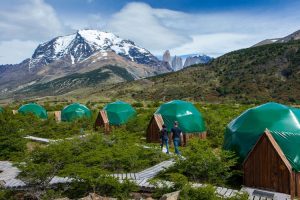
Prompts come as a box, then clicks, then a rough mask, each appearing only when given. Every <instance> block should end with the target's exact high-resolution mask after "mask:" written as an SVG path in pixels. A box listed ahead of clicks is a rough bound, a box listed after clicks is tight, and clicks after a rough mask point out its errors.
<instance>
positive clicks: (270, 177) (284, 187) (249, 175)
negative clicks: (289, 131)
mask: <svg viewBox="0 0 300 200" xmlns="http://www.w3.org/2000/svg"><path fill="white" fill-rule="evenodd" d="M270 135H271V134H270ZM270 137H272V136H270ZM272 138H273V137H272ZM273 140H274V139H273ZM272 142H273V143H272ZM274 142H275V140H274V141H270V139H269V138H268V136H267V135H263V136H262V137H261V138H260V140H259V141H258V142H257V144H256V145H255V147H254V148H253V150H252V151H251V152H250V153H249V155H248V157H247V159H246V160H245V162H244V165H243V170H244V185H245V186H247V187H254V188H261V189H266V190H271V191H276V192H281V193H286V194H291V196H292V197H293V196H294V195H295V178H294V173H293V171H292V168H291V166H290V164H289V163H288V161H287V160H286V158H285V156H284V155H281V154H283V153H282V151H281V149H280V147H279V146H278V145H277V143H276V142H275V143H276V144H274ZM278 148H279V149H278Z"/></svg>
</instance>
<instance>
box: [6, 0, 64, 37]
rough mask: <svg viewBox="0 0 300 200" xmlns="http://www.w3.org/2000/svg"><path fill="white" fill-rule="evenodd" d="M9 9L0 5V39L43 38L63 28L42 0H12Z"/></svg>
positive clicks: (55, 15) (58, 32) (55, 34)
mask: <svg viewBox="0 0 300 200" xmlns="http://www.w3.org/2000/svg"><path fill="white" fill-rule="evenodd" d="M12 5H16V6H15V7H11V8H9V9H5V7H0V30H1V34H0V40H2V41H3V40H10V39H20V40H28V39H30V40H32V39H34V40H44V39H48V38H49V37H53V36H57V35H58V34H61V33H63V32H64V31H65V30H64V29H65V27H64V25H63V24H62V23H61V21H60V20H59V18H58V17H57V14H56V12H55V10H54V9H53V8H52V7H51V6H50V5H49V4H47V3H45V2H44V1H43V0H28V1H25V0H12Z"/></svg>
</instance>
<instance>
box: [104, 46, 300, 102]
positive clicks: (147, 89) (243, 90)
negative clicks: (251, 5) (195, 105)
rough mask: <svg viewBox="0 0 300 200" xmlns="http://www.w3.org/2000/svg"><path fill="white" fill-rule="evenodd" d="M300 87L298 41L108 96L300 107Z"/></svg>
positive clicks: (133, 85)
mask: <svg viewBox="0 0 300 200" xmlns="http://www.w3.org/2000/svg"><path fill="white" fill-rule="evenodd" d="M299 83H300V41H292V42H289V43H281V44H269V45H264V46H259V47H253V48H248V49H243V50H239V51H235V52H231V53H228V54H226V55H224V56H222V57H219V58H217V59H216V60H214V61H213V62H212V63H211V64H209V65H196V66H193V67H189V68H187V69H185V70H182V71H178V72H174V73H168V74H164V75H159V76H156V77H153V78H148V79H143V80H138V81H133V82H130V83H127V84H124V85H123V84H117V85H114V86H111V88H107V89H106V90H105V91H106V95H110V96H113V97H118V98H121V97H130V98H135V99H140V100H141V99H149V100H153V99H156V100H162V99H166V100H168V99H177V98H179V99H182V98H190V99H194V100H204V101H223V100H224V101H238V102H256V101H260V102H263V101H272V100H273V101H279V102H280V101H290V102H292V103H293V102H298V101H300V84H299ZM102 90H103V89H102ZM102 94H103V92H102Z"/></svg>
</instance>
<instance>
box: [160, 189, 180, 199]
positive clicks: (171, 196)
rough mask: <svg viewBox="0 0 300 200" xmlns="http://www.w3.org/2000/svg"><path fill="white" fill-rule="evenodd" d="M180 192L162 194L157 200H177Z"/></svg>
mask: <svg viewBox="0 0 300 200" xmlns="http://www.w3.org/2000/svg"><path fill="white" fill-rule="evenodd" d="M179 194H180V191H176V192H172V193H168V194H164V195H163V196H162V197H161V198H160V199H159V200H177V199H179Z"/></svg>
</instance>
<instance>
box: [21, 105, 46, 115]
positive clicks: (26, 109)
mask: <svg viewBox="0 0 300 200" xmlns="http://www.w3.org/2000/svg"><path fill="white" fill-rule="evenodd" d="M18 113H21V114H27V113H32V114H34V115H35V116H37V117H39V118H41V119H47V118H48V114H47V111H46V109H45V108H44V107H42V106H40V105H39V104H36V103H29V104H25V105H23V106H21V107H20V108H19V110H18Z"/></svg>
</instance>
